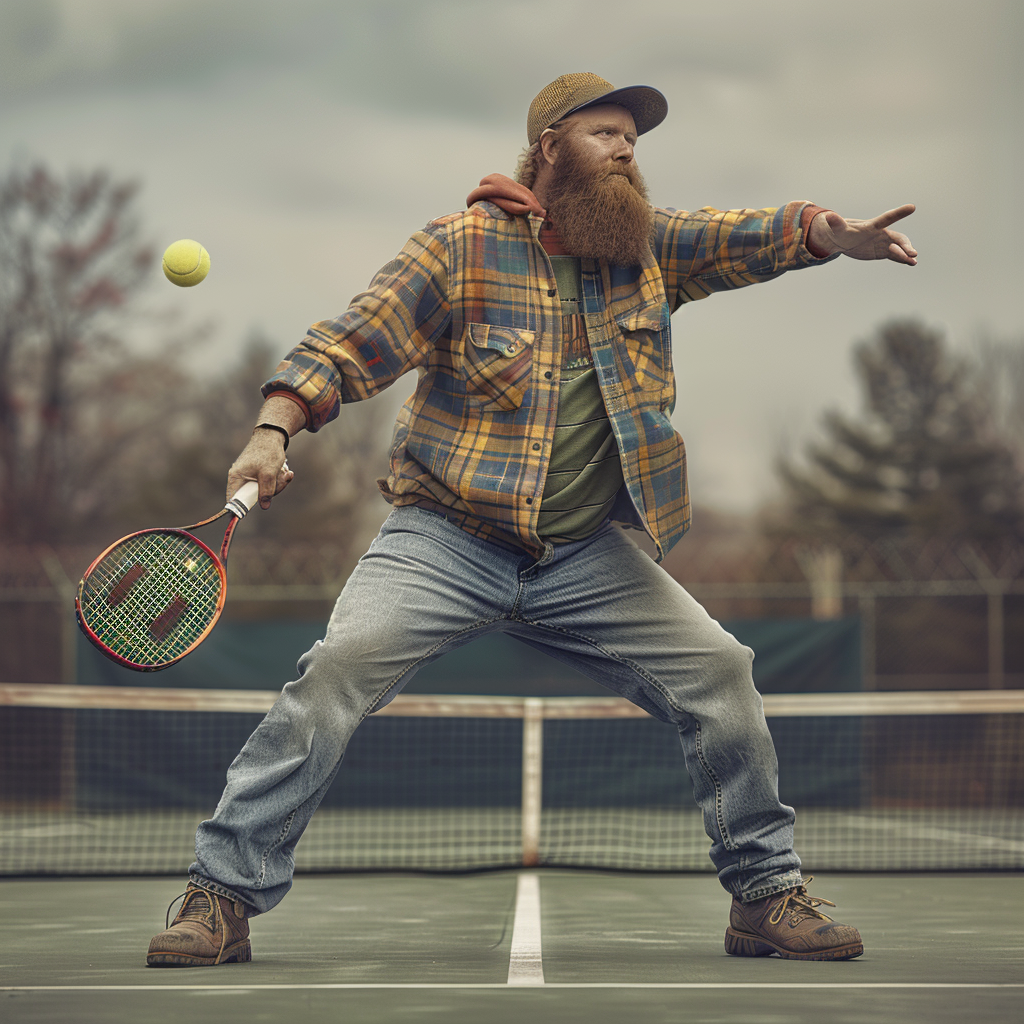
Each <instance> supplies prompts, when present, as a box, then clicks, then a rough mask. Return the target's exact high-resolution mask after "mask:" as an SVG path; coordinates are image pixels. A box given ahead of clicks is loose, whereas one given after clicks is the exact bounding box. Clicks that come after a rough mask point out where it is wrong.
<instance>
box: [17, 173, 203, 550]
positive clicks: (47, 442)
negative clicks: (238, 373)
mask: <svg viewBox="0 0 1024 1024" xmlns="http://www.w3.org/2000/svg"><path fill="white" fill-rule="evenodd" d="M136 191H137V186H136V185H135V184H133V183H126V182H118V181H115V180H114V179H113V178H112V177H111V176H110V175H109V174H108V173H107V172H106V171H102V170H99V171H93V172H90V173H71V174H69V175H67V176H65V177H57V176H55V175H53V174H52V173H50V172H49V171H47V170H46V169H45V168H44V167H42V166H38V165H37V166H33V167H31V168H27V169H21V168H16V169H14V170H11V171H9V172H8V173H7V174H6V175H5V176H4V177H3V178H0V531H2V536H3V537H4V538H5V539H6V540H8V541H14V540H17V541H29V542H35V541H53V540H60V539H62V538H66V537H68V536H74V535H81V534H82V533H83V532H88V530H89V527H90V525H92V524H93V523H95V522H96V521H97V519H98V518H100V517H102V516H103V514H104V510H105V509H109V507H110V505H111V502H112V500H114V499H115V498H116V496H117V495H118V494H119V493H120V492H121V491H122V490H123V487H124V482H125V480H126V479H127V478H129V476H130V469H129V467H130V463H131V460H132V457H133V455H134V454H135V448H136V447H137V442H138V440H139V438H140V436H141V431H142V428H143V427H144V425H145V424H147V423H151V422H153V421H154V420H155V419H157V418H158V417H159V416H160V415H161V412H162V410H163V409H164V408H166V407H167V406H168V404H169V401H170V400H171V397H172V395H173V391H174V385H175V384H176V383H180V382H181V381H183V379H184V378H183V376H182V375H181V373H180V372H179V371H177V370H176V369H175V368H174V367H173V366H172V365H171V364H170V363H169V362H168V361H167V360H166V358H164V357H161V356H148V357H147V356H144V355H140V354H138V353H135V352H133V351H131V350H130V349H129V348H128V347H127V346H126V344H125V343H124V341H123V340H122V337H123V332H124V331H125V329H126V327H127V325H128V324H129V323H132V322H133V318H137V317H138V316H139V312H138V309H137V304H136V302H135V301H134V300H135V299H136V297H137V295H138V293H139V291H140V289H141V286H142V284H143V282H144V280H145V277H146V275H147V274H148V273H149V271H150V269H151V267H152V265H153V252H152V250H151V248H150V247H149V246H148V245H146V244H145V242H144V241H142V240H141V238H140V231H139V224H138V220H137V218H136V216H135V214H134V212H133V201H134V198H135V195H136ZM136 322H137V321H136Z"/></svg>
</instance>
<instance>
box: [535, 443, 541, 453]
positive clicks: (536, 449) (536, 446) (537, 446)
mask: <svg viewBox="0 0 1024 1024" xmlns="http://www.w3.org/2000/svg"><path fill="white" fill-rule="evenodd" d="M533 450H534V451H535V452H539V451H540V445H539V444H535V445H534V446H533Z"/></svg>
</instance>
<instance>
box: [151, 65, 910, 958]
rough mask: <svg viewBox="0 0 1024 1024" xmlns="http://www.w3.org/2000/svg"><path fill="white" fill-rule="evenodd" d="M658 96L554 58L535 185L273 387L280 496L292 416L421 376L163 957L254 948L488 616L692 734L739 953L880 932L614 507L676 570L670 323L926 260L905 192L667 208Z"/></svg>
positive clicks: (681, 478) (364, 297)
mask: <svg viewBox="0 0 1024 1024" xmlns="http://www.w3.org/2000/svg"><path fill="white" fill-rule="evenodd" d="M666 113H667V103H666V101H665V98H664V97H663V96H662V94H661V93H660V92H658V91H657V90H655V89H651V88H648V87H645V86H637V87H634V88H628V89H615V88H614V87H613V86H612V85H611V84H610V83H608V82H606V81H605V80H604V79H601V78H598V77H597V76H596V75H592V74H571V75H563V76H562V77H560V78H558V79H557V80H556V81H554V82H553V83H551V84H550V85H548V86H547V87H545V88H544V89H543V90H541V92H540V93H539V94H538V96H537V97H536V98H535V99H534V101H533V103H532V105H531V107H530V111H529V115H528V119H527V139H528V142H529V144H530V145H529V149H528V150H527V152H526V153H525V155H524V157H523V159H522V160H521V161H520V167H519V170H518V172H517V178H518V181H513V180H512V179H510V178H506V177H504V176H503V175H490V176H489V177H488V178H485V179H484V180H483V181H482V182H481V185H480V187H479V188H478V189H476V190H475V191H474V192H473V193H471V195H470V197H469V208H468V209H467V210H465V211H463V212H461V213H456V214H452V215H450V216H447V217H442V218H441V219H439V220H436V221H433V222H431V223H430V224H428V225H427V226H426V227H425V228H424V229H423V230H422V231H419V232H417V233H416V234H415V235H413V236H412V238H411V239H410V240H409V242H408V243H407V244H406V246H405V247H404V248H403V249H402V251H401V252H400V253H399V255H398V256H397V257H396V258H395V259H394V260H392V261H391V262H390V263H388V264H387V265H386V266H385V267H383V268H382V269H381V270H380V271H378V272H377V274H376V275H375V277H374V278H373V280H372V281H371V283H370V286H369V288H368V290H367V291H365V292H364V293H362V294H361V295H359V296H357V297H356V298H355V299H354V300H353V302H352V304H351V306H350V307H349V308H348V309H347V310H346V311H345V312H344V313H343V314H342V315H341V316H340V317H338V318H337V319H334V320H328V321H323V322H321V323H317V324H314V325H313V327H311V328H310V330H309V332H308V333H307V335H306V337H305V339H304V340H303V341H302V342H301V343H300V344H299V345H298V346H297V347H296V348H295V349H293V350H292V352H291V353H289V355H288V356H287V357H286V358H285V359H284V361H283V362H282V363H281V364H280V366H279V367H278V368H277V371H276V372H275V373H274V375H273V377H272V378H271V379H270V380H269V381H268V382H267V383H266V384H265V385H264V387H263V393H264V396H265V398H266V402H265V404H264V406H263V409H262V411H261V414H260V416H259V418H258V421H257V424H256V428H255V429H254V431H253V435H252V439H251V440H250V441H249V444H248V445H247V446H246V448H245V449H244V451H243V452H242V453H241V455H240V456H239V458H238V459H237V460H236V462H235V463H234V465H233V466H232V467H231V469H230V472H229V474H228V493H229V495H230V494H233V493H234V492H235V491H236V490H237V489H238V487H240V486H241V484H242V483H243V482H244V481H246V480H258V481H259V486H260V503H261V505H262V506H263V507H264V508H266V507H267V506H268V505H269V503H270V500H271V498H272V496H273V495H274V494H276V493H278V492H280V491H281V490H282V489H283V488H284V487H286V486H287V485H288V483H289V482H290V481H291V479H292V476H293V474H292V472H291V471H290V470H289V469H288V466H287V462H286V461H285V449H286V448H287V445H288V438H289V437H290V436H291V435H293V434H295V433H297V432H298V431H299V430H302V429H306V430H310V431H317V430H319V429H320V428H321V427H322V426H324V424H326V423H327V422H328V421H330V420H332V419H333V418H334V417H335V416H337V415H338V412H339V409H340V408H341V406H342V405H345V404H347V403H349V402H357V401H361V400H363V399H366V398H370V397H371V396H373V395H375V394H376V393H377V392H379V391H382V390H383V389H384V388H386V387H388V386H389V385H390V384H392V383H393V382H394V381H395V380H396V379H397V378H398V377H400V376H402V375H403V374H404V373H406V372H407V371H409V370H412V369H415V370H417V372H418V373H419V382H418V385H417V387H416V391H415V393H414V394H413V395H412V397H410V398H409V400H408V401H407V402H406V403H405V405H404V406H403V408H402V411H401V413H400V414H399V416H398V422H397V425H396V427H395V433H394V440H393V443H392V447H391V467H390V474H389V475H388V477H387V478H386V479H385V480H381V481H380V488H381V491H382V493H383V494H384V496H385V498H387V500H388V501H390V502H391V503H392V505H393V506H394V508H393V510H392V512H391V513H390V515H389V516H388V518H387V520H386V522H385V523H384V525H383V527H382V528H381V530H380V533H379V535H378V536H377V538H376V539H375V540H374V542H373V543H372V544H371V546H370V549H369V551H368V552H367V554H366V555H365V556H364V557H363V558H362V559H361V560H360V562H359V564H358V565H357V567H356V568H355V570H354V571H353V573H352V575H351V577H350V578H349V580H348V582H347V583H346V585H345V588H344V590H343V591H342V594H341V596H340V597H339V599H338V603H337V605H336V606H335V609H334V612H333V614H332V616H331V620H330V623H329V625H328V628H327V634H326V636H325V638H324V639H323V641H320V642H318V643H317V644H316V645H315V646H314V647H313V649H312V650H310V651H309V652H307V653H306V654H305V655H303V657H302V658H301V660H300V661H299V666H298V670H299V671H298V678H297V679H296V680H294V681H293V682H290V683H288V684H287V685H286V686H285V687H284V690H283V692H282V694H281V697H280V699H279V700H278V701H277V703H276V704H275V705H274V707H273V708H272V709H271V711H270V712H269V713H268V715H267V717H266V718H265V719H264V721H263V722H262V723H261V724H260V726H259V727H258V728H257V730H256V731H255V733H253V735H252V736H251V737H250V739H249V740H248V741H247V743H246V744H245V746H244V747H243V749H242V751H241V753H240V754H239V756H238V757H237V758H236V759H235V761H234V762H233V763H232V765H231V767H230V769H229V771H228V776H227V786H226V788H225V790H224V795H223V797H222V799H221V801H220V803H219V804H218V806H217V810H216V812H215V814H214V816H213V818H212V819H210V820H209V821H204V822H202V824H201V825H200V826H199V830H198V832H197V835H196V862H195V863H194V864H193V865H192V868H191V872H190V882H189V887H188V890H187V892H186V894H185V897H184V902H183V904H182V907H181V910H180V911H179V913H178V915H177V917H176V918H175V921H174V923H173V924H172V926H171V927H170V928H169V929H167V930H166V931H164V932H161V933H160V934H159V935H157V936H156V937H155V938H154V939H153V941H152V943H151V944H150V949H149V956H148V963H149V964H151V965H153V966H200V965H210V964H217V963H229V962H238V961H243V960H248V959H249V958H250V946H249V937H248V936H249V925H248V918H250V917H252V916H255V915H257V914H262V913H265V912H266V911H268V910H270V909H271V908H272V907H274V906H275V905H276V904H277V903H278V902H280V900H281V899H283V897H284V896H285V894H286V893H287V891H288V890H289V888H290V887H291V884H292V872H293V867H294V857H293V852H294V850H295V845H296V843H297V842H298V840H299V837H300V836H301V835H302V832H303V830H304V829H305V827H306V825H307V823H308V822H309V820H310V817H311V816H312V814H313V812H314V810H315V809H316V807H317V805H318V803H319V802H320V799H321V798H322V797H323V795H324V793H325V792H326V791H327V788H328V786H329V785H330V783H331V780H332V779H333V778H334V775H335V772H336V771H337V770H338V767H339V764H340V762H341V758H342V754H343V753H344V750H345V745H346V743H347V742H348V739H349V737H350V736H351V735H352V733H353V731H354V730H355V728H356V726H357V725H358V724H359V722H361V721H362V719H363V718H365V717H366V716H367V715H369V714H372V713H373V712H374V711H376V710H379V709H380V708H381V707H383V706H384V705H385V704H387V703H388V702H389V701H390V700H392V699H393V697H394V696H395V695H396V694H397V693H398V692H399V691H400V690H401V689H402V687H403V686H404V685H405V684H406V683H407V682H408V680H409V679H410V678H412V676H413V675H414V674H415V672H416V671H417V669H419V668H420V667H421V666H423V665H425V664H427V663H429V662H430V661H433V660H434V659H436V658H439V657H440V656H441V655H443V654H445V653H446V652H448V651H451V650H453V649H455V648H456V647H459V646H461V645H463V644H466V643H468V642H470V641H471V640H473V639H475V638H477V637H480V636H483V635H484V634H486V633H489V632H494V631H503V632H505V633H508V634H510V635H511V636H514V637H516V638H518V639H519V640H522V641H523V642H524V643H527V644H530V645H531V646H533V647H535V648H538V649H540V650H542V651H545V652H547V653H549V654H551V655H552V656H554V657H555V658H557V659H559V660H560V661H562V662H565V663H567V664H569V665H571V666H573V667H575V668H577V669H579V670H581V671H583V672H584V673H586V674H587V675H589V676H591V677H592V678H594V679H596V680H598V681H600V682H601V683H603V684H604V685H605V686H608V687H609V688H611V689H612V690H614V691H615V692H617V693H619V694H621V695H622V696H624V697H626V698H628V699H629V700H631V701H632V702H633V703H635V704H637V705H639V706H640V707H641V708H643V709H644V710H646V711H647V712H649V713H650V714H651V715H653V716H654V717H655V718H658V719H660V720H661V721H663V722H668V723H671V724H672V725H674V726H675V727H676V728H677V730H678V732H679V736H680V739H681V742H682V749H683V755H684V758H685V763H686V767H687V770H688V771H689V774H690V778H691V780H692V783H693V791H694V795H695V797H696V799H697V802H698V803H699V805H700V806H701V808H702V810H703V816H704V824H705V828H706V830H707V833H708V835H709V836H710V837H711V840H712V846H711V858H712V860H713V862H714V864H715V866H716V868H717V870H718V877H719V879H720V881H721V883H722V885H723V886H724V888H725V890H726V891H727V892H728V893H729V894H730V895H731V896H732V909H731V913H730V921H729V926H728V930H727V932H726V949H727V951H728V952H729V953H732V954H735V955H739V956H763V955H766V954H770V953H778V954H779V955H781V956H783V957H787V958H794V959H807V960H843V959H849V958H852V957H856V956H859V955H860V954H861V953H862V952H863V945H862V943H861V938H860V935H859V933H858V932H857V930H856V929H855V928H853V927H850V926H848V925H841V924H836V923H834V922H833V921H831V919H829V918H828V917H826V916H825V915H824V914H823V913H822V912H821V911H820V910H819V907H820V906H821V905H823V904H825V903H827V902H828V901H826V900H822V899H820V898H818V897H813V896H810V895H809V894H808V893H807V890H806V887H805V885H804V879H803V877H802V876H801V873H800V860H799V858H798V857H797V855H796V853H795V852H794V850H793V820H794V813H793V810H792V808H790V807H787V806H786V805H784V804H782V803H781V802H780V800H779V794H778V787H777V763H776V758H775V750H774V747H773V745H772V740H771V737H770V735H769V733H768V729H767V726H766V724H765V719H764V713H763V710H762V705H761V700H760V697H759V695H758V693H757V691H756V690H755V688H754V684H753V679H752V675H751V662H752V659H753V653H752V652H751V651H750V650H749V649H748V648H746V647H743V646H742V645H741V644H740V643H739V642H738V641H737V640H735V639H734V638H733V637H732V636H730V635H729V634H728V633H726V632H725V630H724V629H722V627H721V626H720V625H719V624H718V623H717V622H715V621H714V620H712V619H711V618H710V617H709V616H708V614H707V613H706V612H705V611H704V609H703V608H702V607H701V606H700V605H699V604H698V603H697V602H696V601H695V600H693V599H692V598H691V597H690V596H689V595H688V594H687V593H686V592H685V590H684V589H683V588H682V587H681V586H680V585H679V584H678V583H676V582H675V581H674V580H673V579H672V578H671V577H670V576H669V575H668V574H667V573H665V572H664V571H663V570H662V569H661V568H660V567H659V566H658V565H657V564H656V563H655V562H654V561H652V560H651V558H649V557H648V556H647V555H646V554H644V553H643V552H642V551H641V550H640V548H638V547H637V546H636V545H635V544H634V543H633V542H632V541H631V540H630V539H628V537H627V536H626V535H625V534H624V533H623V531H622V530H621V529H620V528H619V526H618V525H616V524H622V525H625V526H627V527H632V528H635V529H641V530H643V531H644V532H645V533H646V534H647V535H648V536H649V537H650V539H651V540H652V541H653V543H654V546H655V548H656V550H657V556H658V561H660V560H661V559H662V558H663V557H664V554H665V552H666V551H668V550H669V548H671V547H672V545H673V544H675V543H676V541H677V540H679V538H680V537H681V536H682V535H683V533H684V532H685V531H686V529H687V527H688V525H689V501H688V496H687V489H686V469H685V454H684V449H683V442H682V439H681V438H680V437H679V436H678V435H677V434H676V433H675V431H674V430H673V428H672V426H671V423H670V421H669V416H670V414H671V410H672V408H673V406H674V401H675V383H674V377H673V371H672V346H671V340H670V336H669V316H670V314H671V313H672V312H674V311H675V310H676V309H677V308H678V307H679V306H681V305H682V304H683V303H685V302H688V301H692V300H694V299H701V298H704V297H706V296H707V295H710V294H711V293H712V292H716V291H724V290H728V289H731V288H738V287H741V286H743V285H746V284H753V283H755V282H759V281H768V280H771V279H773V278H775V277H778V276H779V275H780V274H783V273H785V272H787V271H790V270H795V269H798V268H800V267H806V266H813V265H816V264H820V263H824V262H827V261H828V260H830V259H833V258H835V257H837V256H838V255H839V254H840V253H844V252H845V253H846V254H847V255H849V256H853V257H856V258H860V259H885V258H888V259H891V260H894V261H895V262H898V263H904V264H908V265H913V264H914V263H915V257H916V255H917V254H916V252H915V251H914V249H913V248H912V246H911V245H910V241H909V239H907V237H906V236H905V235H901V234H898V233H896V232H894V231H891V230H890V229H889V226H890V225H891V224H892V223H894V222H895V221H896V220H899V219H900V218H901V217H905V216H907V215H908V214H909V213H911V212H913V207H912V206H905V207H901V208H899V209H897V210H893V211H890V212H889V213H887V214H883V215H882V216H881V217H877V218H875V219H874V220H871V221H848V220H845V219H844V218H842V217H840V216H839V215H838V214H836V213H834V212H833V211H826V210H823V209H822V208H820V207H817V206H814V205H813V204H811V203H807V202H792V203H788V204H787V205H786V206H784V207H781V208H779V209H766V210H731V211H725V212H720V211H717V210H711V209H704V210H701V211H700V212H699V213H686V212H684V211H675V210H669V209H657V208H653V207H652V206H651V205H650V204H649V203H648V202H647V197H646V190H645V188H644V184H643V180H642V178H641V177H640V174H639V171H638V170H637V168H636V163H635V161H634V159H633V150H634V146H635V145H636V141H637V137H638V136H639V135H642V134H643V133H645V132H647V131H649V130H650V129H652V128H654V127H655V126H656V125H658V124H659V123H660V122H661V121H662V120H663V119H664V117H665V115H666ZM829 905H830V906H832V905H833V904H829Z"/></svg>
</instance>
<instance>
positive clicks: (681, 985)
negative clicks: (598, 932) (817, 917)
mask: <svg viewBox="0 0 1024 1024" xmlns="http://www.w3.org/2000/svg"><path fill="white" fill-rule="evenodd" d="M544 987H545V988H575V989H583V988H652V989H653V988H667V989H698V988H707V989H720V988H729V989H733V988H747V989H774V988H794V989H795V988H811V989H855V988H856V989H881V988H885V989H954V988H955V989H961V988H962V989H982V988H993V989H1004V988H1024V982H992V983H986V982H945V981H943V982H935V983H932V982H928V981H850V982H846V981H837V982H828V981H808V982H801V981H777V982H776V981H767V982H759V981H750V982H738V983H737V982H732V981H692V982H691V981H594V982H589V981H555V982H547V983H546V984H545V985H544ZM456 988H459V989H461V988H496V989H506V990H507V989H508V983H507V982H505V983H502V982H494V981H482V982H475V981H470V982H452V983H450V984H446V983H444V982H407V983H401V982H392V983H387V982H381V983H375V982H323V983H311V984H299V985H284V984H282V985H245V984H230V985H0V992H148V991H153V992H200V991H203V992H205V991H215V992H276V991H290V992H294V991H307V990H320V989H331V990H333V989H456Z"/></svg>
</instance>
